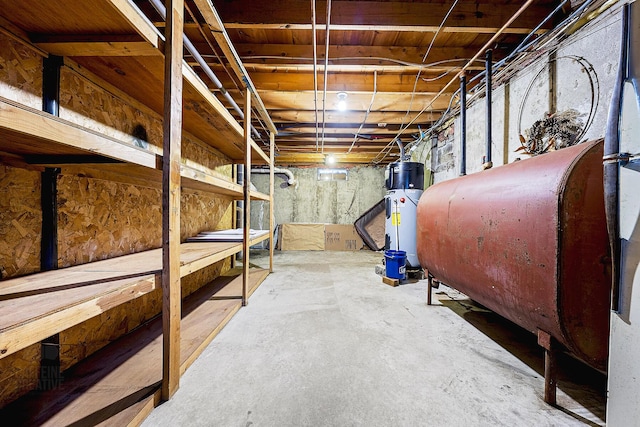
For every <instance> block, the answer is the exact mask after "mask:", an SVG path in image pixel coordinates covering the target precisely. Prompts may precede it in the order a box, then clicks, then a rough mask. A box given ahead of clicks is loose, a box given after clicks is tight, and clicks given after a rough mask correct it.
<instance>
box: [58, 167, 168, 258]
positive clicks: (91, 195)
mask: <svg viewBox="0 0 640 427" xmlns="http://www.w3.org/2000/svg"><path fill="white" fill-rule="evenodd" d="M160 197H161V194H160V190H158V189H154V188H148V187H140V186H135V185H130V184H124V183H118V182H113V181H104V180H100V179H91V178H84V177H79V176H71V175H61V176H60V178H59V180H58V239H59V244H58V261H59V265H60V267H68V266H71V265H77V264H83V263H86V262H91V261H96V260H100V259H106V258H113V257H115V256H120V255H125V254H130V253H134V252H140V251H143V250H147V249H151V248H157V247H160V246H161V241H162V240H161V239H162V229H161V224H162V204H161V198H160Z"/></svg>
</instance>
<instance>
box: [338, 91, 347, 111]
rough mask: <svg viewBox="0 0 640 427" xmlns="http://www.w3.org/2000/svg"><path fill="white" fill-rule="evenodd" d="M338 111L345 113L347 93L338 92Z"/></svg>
mask: <svg viewBox="0 0 640 427" xmlns="http://www.w3.org/2000/svg"><path fill="white" fill-rule="evenodd" d="M337 97H338V110H339V111H345V110H346V109H347V92H338V94H337Z"/></svg>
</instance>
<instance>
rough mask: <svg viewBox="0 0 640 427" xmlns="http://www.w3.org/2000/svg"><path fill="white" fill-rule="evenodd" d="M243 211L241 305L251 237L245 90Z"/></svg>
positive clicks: (245, 290) (245, 293)
mask: <svg viewBox="0 0 640 427" xmlns="http://www.w3.org/2000/svg"><path fill="white" fill-rule="evenodd" d="M244 141H245V147H244V182H243V190H244V206H243V208H244V212H243V216H244V218H243V220H244V224H243V239H242V252H243V258H242V305H243V306H246V305H247V303H248V302H249V295H248V289H249V247H250V246H251V244H250V239H251V233H250V231H251V92H250V91H249V89H247V90H245V102H244Z"/></svg>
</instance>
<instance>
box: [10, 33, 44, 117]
mask: <svg viewBox="0 0 640 427" xmlns="http://www.w3.org/2000/svg"><path fill="white" fill-rule="evenodd" d="M0 96H2V97H4V98H8V99H11V100H13V101H16V102H19V103H21V104H24V105H28V106H29V107H32V108H38V109H41V108H42V56H41V55H40V54H38V53H36V51H35V50H34V49H33V48H31V47H29V46H27V45H25V44H22V43H20V42H18V41H16V40H15V39H12V38H10V37H8V36H7V35H5V34H4V33H2V32H1V31H0Z"/></svg>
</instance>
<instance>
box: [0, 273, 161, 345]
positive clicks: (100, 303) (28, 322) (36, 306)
mask: <svg viewBox="0 0 640 427" xmlns="http://www.w3.org/2000/svg"><path fill="white" fill-rule="evenodd" d="M158 283H159V281H156V279H155V276H154V275H147V276H142V277H139V278H132V279H123V280H115V281H111V282H105V283H94V284H91V285H86V286H80V287H77V286H74V287H72V288H67V289H63V290H56V291H54V292H55V293H54V295H52V294H51V292H50V291H44V293H34V294H32V295H29V296H17V297H15V298H11V299H2V300H0V313H1V315H0V358H2V357H6V356H9V355H10V354H13V353H15V352H16V351H19V350H21V349H23V348H26V347H27V346H29V345H31V344H35V343H37V342H39V341H42V340H43V339H45V338H47V337H50V336H51V335H53V334H56V333H59V332H61V331H63V330H65V329H68V328H69V327H71V326H74V325H77V324H79V323H81V322H83V321H85V320H88V319H90V318H92V317H95V316H98V315H100V314H102V313H104V312H105V311H107V310H109V309H111V308H113V307H116V306H118V305H120V304H124V303H125V302H127V301H131V300H133V299H135V298H138V297H141V296H142V295H145V294H148V293H149V292H152V291H154V290H155V289H157V285H158ZM5 298H6V297H5Z"/></svg>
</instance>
